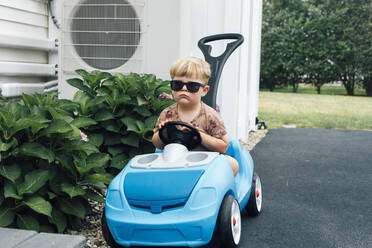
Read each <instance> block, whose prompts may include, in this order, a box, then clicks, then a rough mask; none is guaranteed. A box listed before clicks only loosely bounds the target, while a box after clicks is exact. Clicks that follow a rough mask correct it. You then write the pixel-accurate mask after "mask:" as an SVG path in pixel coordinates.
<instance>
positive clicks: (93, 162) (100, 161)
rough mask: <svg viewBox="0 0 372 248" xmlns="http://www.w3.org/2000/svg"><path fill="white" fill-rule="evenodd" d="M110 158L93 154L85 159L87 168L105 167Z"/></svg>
mask: <svg viewBox="0 0 372 248" xmlns="http://www.w3.org/2000/svg"><path fill="white" fill-rule="evenodd" d="M109 160H110V156H109V155H108V154H105V153H93V154H91V155H89V157H88V158H87V166H88V167H89V168H97V167H106V164H107V162H108V161H109Z"/></svg>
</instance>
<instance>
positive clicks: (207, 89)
mask: <svg viewBox="0 0 372 248" xmlns="http://www.w3.org/2000/svg"><path fill="white" fill-rule="evenodd" d="M208 91H209V85H206V86H204V88H203V91H202V94H201V96H205V95H206V94H207V93H208Z"/></svg>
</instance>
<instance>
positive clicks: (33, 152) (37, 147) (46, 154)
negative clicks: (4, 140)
mask: <svg viewBox="0 0 372 248" xmlns="http://www.w3.org/2000/svg"><path fill="white" fill-rule="evenodd" d="M20 153H21V154H23V155H26V156H31V157H37V158H42V159H46V160H48V162H49V163H51V162H53V160H54V153H53V152H52V151H51V150H49V149H48V148H46V147H44V146H43V145H41V144H39V143H24V144H23V145H22V146H21V147H20Z"/></svg>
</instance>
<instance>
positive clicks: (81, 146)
mask: <svg viewBox="0 0 372 248" xmlns="http://www.w3.org/2000/svg"><path fill="white" fill-rule="evenodd" d="M63 148H64V149H66V150H71V151H84V152H87V153H92V152H98V149H97V147H95V146H94V145H92V144H90V143H89V142H84V141H80V140H72V141H71V142H69V143H66V144H64V145H63Z"/></svg>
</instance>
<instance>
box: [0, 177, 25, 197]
mask: <svg viewBox="0 0 372 248" xmlns="http://www.w3.org/2000/svg"><path fill="white" fill-rule="evenodd" d="M4 197H5V198H14V199H17V200H21V199H22V196H19V195H18V194H17V189H16V186H15V185H14V184H13V183H12V182H9V181H7V182H5V184H4Z"/></svg>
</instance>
